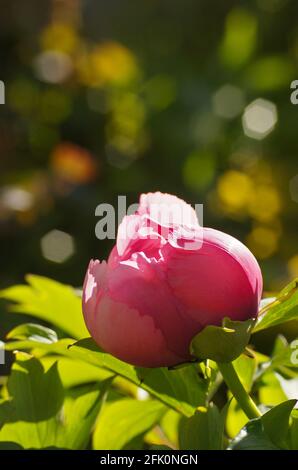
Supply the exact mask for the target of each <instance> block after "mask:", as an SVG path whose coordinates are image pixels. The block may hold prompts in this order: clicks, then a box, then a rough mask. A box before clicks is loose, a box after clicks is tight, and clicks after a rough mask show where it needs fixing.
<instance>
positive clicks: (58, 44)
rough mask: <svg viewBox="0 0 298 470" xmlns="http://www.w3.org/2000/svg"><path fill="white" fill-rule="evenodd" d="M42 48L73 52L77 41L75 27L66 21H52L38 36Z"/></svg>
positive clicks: (67, 52)
mask: <svg viewBox="0 0 298 470" xmlns="http://www.w3.org/2000/svg"><path fill="white" fill-rule="evenodd" d="M40 43H41V48H42V49H43V50H52V51H60V52H64V53H66V54H71V53H73V52H74V51H75V50H76V48H77V46H78V43H79V37H78V35H77V33H76V31H75V29H74V28H73V27H72V26H71V25H69V24H66V23H53V24H50V25H49V26H48V27H47V28H45V29H44V30H43V32H42V34H41V37H40Z"/></svg>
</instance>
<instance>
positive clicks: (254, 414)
mask: <svg viewBox="0 0 298 470" xmlns="http://www.w3.org/2000/svg"><path fill="white" fill-rule="evenodd" d="M217 365H218V368H219V370H220V372H221V375H222V376H223V378H224V381H225V382H226V384H227V386H228V387H229V389H230V390H231V392H232V394H233V395H234V397H235V399H236V400H237V402H238V404H239V406H240V407H241V408H242V410H243V411H244V413H245V414H246V416H247V417H248V418H249V419H253V418H259V417H260V416H262V414H261V412H260V411H259V409H258V407H257V405H256V404H255V402H254V401H253V399H252V398H251V397H250V396H249V394H248V393H247V391H246V390H245V388H244V387H243V385H242V383H241V382H240V380H239V377H238V375H237V373H236V371H235V369H234V366H233V364H232V363H231V362H219V363H218V364H217Z"/></svg>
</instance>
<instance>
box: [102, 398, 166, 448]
mask: <svg viewBox="0 0 298 470" xmlns="http://www.w3.org/2000/svg"><path fill="white" fill-rule="evenodd" d="M166 410H167V408H166V407H165V406H164V405H162V404H161V403H159V402H157V401H155V400H145V401H137V400H132V399H129V398H125V399H121V400H118V401H115V402H112V403H110V404H109V403H107V404H106V405H105V407H104V409H103V411H102V413H101V414H100V416H99V419H98V421H97V424H96V428H95V432H94V434H93V448H94V449H102V450H117V449H123V448H124V447H125V446H127V444H129V442H130V441H132V440H133V439H135V438H136V437H138V436H140V435H142V434H144V433H145V432H146V431H148V430H150V429H151V428H152V427H153V426H155V424H157V423H158V422H159V421H160V419H161V418H162V416H163V414H164V413H165V412H166Z"/></svg>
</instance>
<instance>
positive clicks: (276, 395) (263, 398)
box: [256, 371, 287, 406]
mask: <svg viewBox="0 0 298 470" xmlns="http://www.w3.org/2000/svg"><path fill="white" fill-rule="evenodd" d="M256 385H257V387H258V392H259V400H260V402H261V403H263V404H264V405H267V406H276V405H279V404H280V403H282V402H284V401H285V400H286V399H287V396H286V394H285V393H284V391H283V389H282V387H281V385H280V382H279V380H278V378H277V376H276V374H275V373H274V372H271V371H269V372H266V373H265V374H264V375H262V376H261V377H260V378H259V379H258V380H257V382H256Z"/></svg>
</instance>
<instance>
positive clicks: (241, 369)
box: [233, 354, 257, 392]
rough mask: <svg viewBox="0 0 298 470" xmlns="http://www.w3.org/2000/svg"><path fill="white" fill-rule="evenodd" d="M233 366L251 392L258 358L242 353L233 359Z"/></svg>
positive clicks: (246, 388)
mask: <svg viewBox="0 0 298 470" xmlns="http://www.w3.org/2000/svg"><path fill="white" fill-rule="evenodd" d="M233 366H234V369H235V371H236V373H237V375H238V377H239V379H240V381H241V383H242V385H243V386H244V388H245V390H247V391H248V392H249V391H250V390H251V387H252V384H253V379H254V374H255V372H256V368H257V360H256V358H255V357H250V356H247V355H246V354H241V356H239V357H238V358H237V359H235V361H233Z"/></svg>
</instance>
